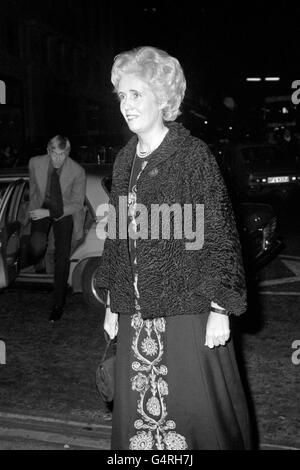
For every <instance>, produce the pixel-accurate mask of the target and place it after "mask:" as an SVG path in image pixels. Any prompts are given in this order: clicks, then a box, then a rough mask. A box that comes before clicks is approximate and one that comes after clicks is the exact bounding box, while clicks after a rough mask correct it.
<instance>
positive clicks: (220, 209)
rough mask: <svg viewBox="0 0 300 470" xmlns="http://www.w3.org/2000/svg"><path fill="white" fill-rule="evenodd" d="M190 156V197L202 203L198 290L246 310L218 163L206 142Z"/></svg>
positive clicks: (220, 302) (238, 250) (235, 238)
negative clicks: (202, 227)
mask: <svg viewBox="0 0 300 470" xmlns="http://www.w3.org/2000/svg"><path fill="white" fill-rule="evenodd" d="M198 145H199V146H198V148H197V149H196V152H194V156H195V158H193V163H194V165H193V172H192V174H191V193H192V194H191V198H192V201H193V205H194V203H200V204H201V203H204V244H203V247H202V249H200V250H198V251H197V252H195V253H194V257H195V260H196V264H197V266H196V267H195V266H194V269H196V270H197V272H198V280H199V284H198V291H199V293H200V294H201V295H204V296H205V297H206V298H207V299H208V300H209V301H210V302H211V301H213V302H215V303H217V304H218V305H219V306H221V307H223V308H225V309H226V310H227V311H228V313H229V314H230V313H232V314H235V315H240V314H242V313H243V312H244V311H245V310H246V306H247V302H246V287H245V275H244V266H243V260H242V254H241V246H240V240H239V235H238V231H237V227H236V222H235V217H234V213H233V209H232V206H231V202H230V199H229V195H228V192H227V189H226V186H225V183H224V180H223V178H222V175H221V173H220V170H219V167H218V164H217V162H216V160H215V158H214V156H213V155H212V154H211V152H210V150H209V148H208V147H207V145H205V144H204V143H203V142H200V144H198Z"/></svg>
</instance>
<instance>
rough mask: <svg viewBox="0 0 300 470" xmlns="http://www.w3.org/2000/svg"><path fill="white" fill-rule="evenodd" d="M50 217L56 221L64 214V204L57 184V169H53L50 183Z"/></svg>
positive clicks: (58, 183)
mask: <svg viewBox="0 0 300 470" xmlns="http://www.w3.org/2000/svg"><path fill="white" fill-rule="evenodd" d="M49 206H50V207H49V210H50V217H52V218H54V219H58V217H61V216H62V215H63V213H64V204H63V198H62V194H61V187H60V182H59V174H58V168H53V171H52V174H51V182H50V201H49Z"/></svg>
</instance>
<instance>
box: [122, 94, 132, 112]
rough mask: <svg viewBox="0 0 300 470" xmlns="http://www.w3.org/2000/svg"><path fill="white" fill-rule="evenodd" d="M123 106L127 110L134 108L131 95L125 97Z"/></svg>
mask: <svg viewBox="0 0 300 470" xmlns="http://www.w3.org/2000/svg"><path fill="white" fill-rule="evenodd" d="M123 108H124V109H125V111H127V110H128V109H131V108H132V100H131V99H130V97H128V98H124V100H123Z"/></svg>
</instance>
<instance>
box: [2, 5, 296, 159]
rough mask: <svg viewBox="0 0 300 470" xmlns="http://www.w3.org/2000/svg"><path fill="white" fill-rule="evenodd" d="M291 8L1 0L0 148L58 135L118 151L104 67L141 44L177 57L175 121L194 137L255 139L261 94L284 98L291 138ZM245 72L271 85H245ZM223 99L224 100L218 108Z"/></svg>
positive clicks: (260, 124)
mask: <svg viewBox="0 0 300 470" xmlns="http://www.w3.org/2000/svg"><path fill="white" fill-rule="evenodd" d="M299 13H300V6H294V4H293V3H292V2H283V1H279V2H276V3H273V2H272V3H266V2H257V3H256V2H247V1H246V2H239V3H238V2H236V3H230V2H229V3H228V2H226V4H224V5H215V4H214V3H213V2H208V1H207V2H206V1H197V2H194V1H184V2H183V1H181V2H175V1H171V0H160V1H155V0H153V1H151V2H150V1H139V2H132V1H130V2H122V3H119V2H111V1H108V0H101V1H99V0H85V1H82V0H76V1H75V0H43V1H39V0H1V17H0V80H3V81H4V82H5V84H6V97H7V98H6V104H1V105H0V146H2V147H3V146H5V145H13V146H16V147H17V148H19V149H20V148H22V149H23V151H25V150H26V145H25V143H26V144H27V145H28V152H29V153H30V152H32V151H33V150H34V146H35V147H36V149H38V147H43V146H44V145H45V141H46V140H47V139H48V138H49V136H52V135H54V134H57V133H62V134H67V135H68V136H69V137H71V138H72V141H73V143H78V145H81V146H84V145H87V146H88V145H91V144H95V143H96V144H97V145H100V144H101V145H104V146H107V145H112V146H114V145H116V146H118V145H120V144H121V143H122V142H123V141H124V140H126V138H127V130H126V128H125V126H124V125H123V123H122V119H121V117H120V114H119V111H118V103H117V101H116V99H115V98H114V96H113V95H112V87H111V84H110V69H111V66H112V62H113V58H114V56H115V55H116V54H117V53H119V52H121V51H124V50H127V49H130V48H132V47H137V46H141V45H152V46H156V47H159V48H162V49H165V50H167V51H168V52H169V53H170V54H171V55H174V56H175V57H177V58H178V59H179V61H180V63H181V64H182V66H183V68H184V71H185V74H186V78H187V85H188V86H187V92H186V97H185V100H184V103H183V108H182V109H183V115H182V117H181V120H182V121H183V122H184V123H185V124H186V125H187V126H189V127H190V128H191V130H192V132H193V133H194V134H196V135H197V136H200V137H201V136H203V137H204V138H206V140H214V139H215V138H217V136H218V129H219V131H220V130H223V129H227V130H228V127H229V126H231V125H232V124H233V125H234V130H238V131H239V132H240V133H247V132H248V133H249V132H250V133H251V136H253V138H256V137H258V136H260V137H261V135H262V134H263V133H264V131H265V129H266V127H267V125H268V124H269V121H270V120H271V117H270V116H271V114H272V113H271V112H270V110H269V109H268V106H267V111H266V103H265V98H266V97H268V96H271V97H274V96H276V97H278V96H284V97H285V99H286V101H288V105H289V106H290V107H291V109H290V110H289V111H290V115H292V118H290V116H284V118H285V121H286V120H287V118H290V119H288V121H289V122H292V123H293V124H292V130H293V132H298V121H299V106H298V107H297V106H291V100H290V96H291V94H292V89H291V84H292V82H293V81H294V80H297V79H298V78H299V77H300V73H298V68H299V67H298V64H299V59H300V57H299V56H300V52H299V47H298V46H299V39H300V23H299ZM247 76H252V77H253V76H254V77H262V78H264V77H266V76H279V77H280V81H279V82H265V81H264V80H262V81H261V82H259V83H247V82H246V80H245V79H246V77H247ZM226 97H227V102H228V97H229V98H232V99H233V101H232V99H231V100H230V101H229V102H228V103H229V104H228V105H227V106H226V105H225V104H224V99H225V98H226ZM230 103H233V104H234V107H230ZM266 114H267V115H266ZM295 116H296V118H295ZM272 119H273V121H274V122H280V121H278V116H276V117H275V118H274V116H273V117H272ZM206 122H207V123H206Z"/></svg>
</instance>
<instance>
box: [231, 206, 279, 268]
mask: <svg viewBox="0 0 300 470" xmlns="http://www.w3.org/2000/svg"><path fill="white" fill-rule="evenodd" d="M234 210H235V216H236V221H237V227H238V230H239V235H240V240H241V245H242V253H243V258H244V265H245V268H246V271H247V272H248V274H249V275H250V276H251V275H254V276H256V275H257V272H258V271H259V270H260V269H261V268H263V267H264V266H266V265H267V264H268V263H269V262H270V261H271V260H272V259H274V258H275V257H276V256H277V254H278V253H279V252H280V251H281V250H282V249H283V247H284V243H283V241H282V239H281V238H280V235H279V229H278V220H277V216H276V214H275V211H274V209H273V207H272V206H271V205H270V204H263V203H253V202H243V203H239V204H237V205H236V206H234Z"/></svg>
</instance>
